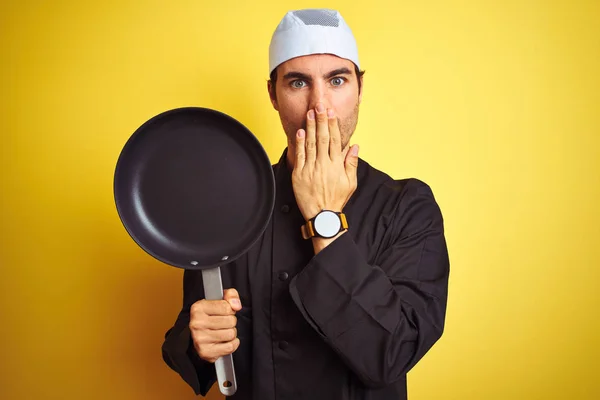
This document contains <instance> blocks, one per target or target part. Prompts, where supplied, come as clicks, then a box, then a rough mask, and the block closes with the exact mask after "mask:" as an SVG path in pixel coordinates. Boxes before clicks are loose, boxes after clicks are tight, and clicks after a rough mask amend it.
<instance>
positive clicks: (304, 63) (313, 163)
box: [163, 10, 449, 400]
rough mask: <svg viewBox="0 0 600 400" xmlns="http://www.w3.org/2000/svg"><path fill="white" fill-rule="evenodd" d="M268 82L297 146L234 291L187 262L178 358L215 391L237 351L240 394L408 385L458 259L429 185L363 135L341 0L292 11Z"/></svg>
mask: <svg viewBox="0 0 600 400" xmlns="http://www.w3.org/2000/svg"><path fill="white" fill-rule="evenodd" d="M269 58H270V60H269V61H270V71H269V73H270V75H271V80H270V81H269V82H268V92H269V95H270V98H271V102H272V104H273V107H274V108H275V110H277V111H278V112H279V116H280V119H281V123H282V126H283V129H284V131H285V133H286V135H287V139H288V146H287V148H286V149H285V150H284V152H283V154H282V156H281V159H280V160H279V162H278V163H277V164H276V165H274V173H275V179H276V187H277V193H276V203H275V209H274V213H273V215H272V218H271V221H270V224H269V226H268V228H267V229H266V231H265V233H264V235H263V236H262V237H261V238H260V240H259V241H258V242H257V243H256V245H255V246H254V247H253V248H252V249H251V250H250V251H249V252H247V253H246V254H245V255H244V256H243V257H242V258H240V259H238V260H237V261H235V262H234V263H232V265H228V266H227V267H226V268H223V269H222V274H223V285H224V287H226V288H229V289H226V290H225V294H224V300H211V301H208V300H205V299H204V293H203V285H202V277H201V273H200V272H198V271H186V272H185V273H184V287H183V290H184V304H183V308H182V310H181V312H180V314H179V316H178V318H177V320H176V322H175V325H174V326H173V328H171V329H170V330H169V331H168V332H167V334H166V336H165V342H164V344H163V357H164V360H165V362H166V363H167V364H168V365H169V366H170V367H171V368H172V369H173V370H175V371H177V372H178V373H179V374H180V375H181V377H182V378H183V379H184V380H185V381H186V382H187V383H188V384H189V385H190V386H191V387H192V388H193V390H194V392H195V393H196V394H201V395H206V393H207V392H208V390H209V389H210V387H211V386H212V385H213V383H214V382H215V380H216V376H215V367H214V364H213V363H214V362H215V360H216V359H217V358H218V357H220V356H223V355H226V354H232V353H233V358H234V366H235V371H236V377H237V385H238V389H237V393H236V394H235V395H234V396H233V398H237V399H257V400H258V399H260V400H275V399H277V400H280V399H311V400H319V399H323V400H325V399H327V400H333V399H335V400H343V399H390V400H391V399H406V397H407V386H406V373H407V372H408V371H409V370H410V369H411V368H412V367H413V366H414V365H415V364H416V363H417V362H418V361H419V360H420V359H421V358H422V357H423V355H424V354H425V353H426V352H427V351H428V350H429V349H430V348H431V346H432V345H433V344H434V343H435V342H436V341H437V340H438V339H439V338H440V336H441V335H442V332H443V329H444V320H445V311H446V298H447V285H448V274H449V260H448V252H447V248H446V242H445V238H444V228H443V219H442V215H441V212H440V209H439V207H438V205H437V203H436V201H435V199H434V197H433V194H432V192H431V190H430V188H429V187H428V186H427V185H426V184H425V183H423V182H421V181H419V180H416V179H403V180H393V179H392V178H390V177H389V176H387V175H386V174H384V173H383V172H380V171H378V170H376V169H374V168H373V167H371V166H370V165H369V164H368V163H367V162H365V161H363V160H361V159H359V158H358V147H357V146H356V145H353V146H350V144H349V142H350V138H351V136H352V133H353V132H354V129H355V127H356V123H357V119H358V108H359V104H360V102H361V100H362V84H363V76H362V73H361V72H360V69H359V61H358V52H357V50H356V43H355V41H354V37H353V35H352V33H351V31H350V29H349V28H348V26H347V25H346V23H345V21H344V19H343V18H342V16H341V15H340V14H339V13H338V12H336V11H332V10H298V11H291V12H288V13H287V14H286V15H285V16H284V18H283V20H282V21H281V22H280V24H279V26H278V27H277V29H276V31H275V33H274V34H273V38H272V41H271V46H270V56H269Z"/></svg>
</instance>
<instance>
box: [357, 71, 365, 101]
mask: <svg viewBox="0 0 600 400" xmlns="http://www.w3.org/2000/svg"><path fill="white" fill-rule="evenodd" d="M363 76H364V75H363ZM358 79H360V93H359V94H358V104H360V102H361V101H362V95H363V91H364V90H365V82H364V80H363V77H362V76H361V77H360V78H358Z"/></svg>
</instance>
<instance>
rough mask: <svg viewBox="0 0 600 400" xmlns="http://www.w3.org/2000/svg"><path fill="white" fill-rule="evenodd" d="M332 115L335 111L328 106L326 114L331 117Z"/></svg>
mask: <svg viewBox="0 0 600 400" xmlns="http://www.w3.org/2000/svg"><path fill="white" fill-rule="evenodd" d="M334 115H335V113H334V112H333V108H330V109H329V110H327V116H328V117H329V118H333V116H334Z"/></svg>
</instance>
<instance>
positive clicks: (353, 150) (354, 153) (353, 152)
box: [352, 145, 358, 157]
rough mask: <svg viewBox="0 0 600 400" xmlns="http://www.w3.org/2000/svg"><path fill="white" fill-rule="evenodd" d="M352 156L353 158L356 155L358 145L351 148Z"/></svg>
mask: <svg viewBox="0 0 600 400" xmlns="http://www.w3.org/2000/svg"><path fill="white" fill-rule="evenodd" d="M352 155H353V156H354V157H356V156H357V155H358V145H355V146H352Z"/></svg>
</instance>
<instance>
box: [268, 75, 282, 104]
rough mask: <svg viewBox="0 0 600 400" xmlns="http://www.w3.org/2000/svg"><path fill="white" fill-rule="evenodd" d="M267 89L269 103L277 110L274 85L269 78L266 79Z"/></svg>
mask: <svg viewBox="0 0 600 400" xmlns="http://www.w3.org/2000/svg"><path fill="white" fill-rule="evenodd" d="M267 91H268V92H269V98H270V99H271V104H272V105H273V108H274V109H275V110H276V111H279V105H278V104H277V96H276V94H275V86H274V85H273V83H272V82H271V80H268V81H267Z"/></svg>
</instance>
